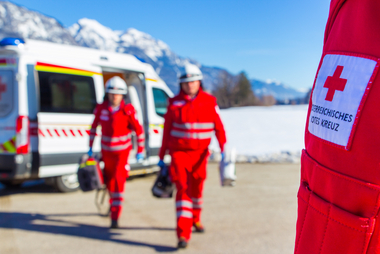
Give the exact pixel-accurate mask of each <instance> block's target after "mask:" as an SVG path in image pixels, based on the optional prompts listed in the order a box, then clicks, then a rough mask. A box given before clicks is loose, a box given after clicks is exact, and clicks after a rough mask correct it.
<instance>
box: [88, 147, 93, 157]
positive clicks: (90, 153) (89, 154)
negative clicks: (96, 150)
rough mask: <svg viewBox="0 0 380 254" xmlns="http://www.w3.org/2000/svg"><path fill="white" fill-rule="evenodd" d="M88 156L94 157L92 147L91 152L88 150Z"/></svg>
mask: <svg viewBox="0 0 380 254" xmlns="http://www.w3.org/2000/svg"><path fill="white" fill-rule="evenodd" d="M87 154H88V156H89V157H92V147H90V150H88V152H87Z"/></svg>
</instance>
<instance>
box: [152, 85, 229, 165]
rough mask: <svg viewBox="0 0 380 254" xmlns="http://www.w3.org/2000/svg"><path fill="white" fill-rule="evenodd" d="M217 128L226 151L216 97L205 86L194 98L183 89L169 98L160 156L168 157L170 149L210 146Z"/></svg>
mask: <svg viewBox="0 0 380 254" xmlns="http://www.w3.org/2000/svg"><path fill="white" fill-rule="evenodd" d="M214 131H215V135H216V138H217V139H218V142H219V146H220V149H221V150H222V151H223V149H224V144H225V143H226V133H225V131H224V127H223V123H222V121H221V119H220V116H219V108H218V105H217V104H216V98H215V97H214V96H212V95H209V94H207V93H205V92H203V90H202V89H200V90H199V93H198V95H197V96H196V97H195V98H194V99H191V98H190V97H189V96H187V95H186V94H185V93H183V92H182V91H181V92H180V93H179V94H178V95H177V96H175V97H174V98H171V99H169V106H168V111H167V113H166V114H165V124H164V135H163V138H162V146H161V150H160V154H159V155H160V159H163V158H164V156H165V153H166V151H167V150H169V151H170V150H205V149H207V148H208V146H209V144H210V142H211V136H212V134H213V133H214Z"/></svg>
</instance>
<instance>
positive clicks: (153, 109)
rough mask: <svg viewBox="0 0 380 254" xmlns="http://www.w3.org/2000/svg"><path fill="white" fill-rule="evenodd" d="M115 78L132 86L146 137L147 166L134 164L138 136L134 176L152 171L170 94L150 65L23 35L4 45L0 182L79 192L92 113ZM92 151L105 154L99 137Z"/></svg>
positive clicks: (0, 51) (0, 44) (0, 49)
mask: <svg viewBox="0 0 380 254" xmlns="http://www.w3.org/2000/svg"><path fill="white" fill-rule="evenodd" d="M114 76H119V77H121V78H123V79H124V80H125V81H126V83H127V84H128V96H127V97H128V99H127V100H128V101H127V102H131V103H132V104H133V106H134V107H135V109H136V111H137V112H138V117H139V121H140V123H141V124H142V126H143V127H144V131H145V134H146V141H145V142H146V144H145V148H146V149H145V158H144V160H143V161H142V162H137V161H136V159H135V154H136V149H137V146H136V137H134V138H133V150H132V152H131V155H130V159H129V162H130V166H131V172H130V175H137V174H145V173H149V172H153V171H155V170H156V169H157V167H155V165H156V164H157V162H158V161H159V158H158V152H159V148H160V145H161V140H162V135H163V122H164V118H163V116H164V114H165V112H166V106H167V99H168V98H169V97H172V96H173V93H172V92H171V90H170V89H169V88H168V87H167V85H166V84H165V82H164V81H163V80H161V79H160V78H159V76H158V75H157V73H156V72H155V71H154V69H153V68H152V66H150V65H149V64H146V63H143V62H142V61H140V60H138V59H137V58H136V57H135V56H133V55H129V54H121V53H114V52H107V51H101V50H95V49H89V48H84V47H77V46H71V45H61V44H55V43H50V42H43V41H36V40H22V39H18V38H4V39H3V40H2V41H0V183H2V184H3V185H5V186H17V185H20V184H21V183H23V182H24V181H26V180H31V179H45V180H46V182H47V183H50V184H53V185H54V186H55V187H56V188H57V189H58V190H59V191H61V192H70V191H74V190H76V189H78V186H79V185H78V180H77V175H76V173H77V170H78V162H79V159H80V157H81V156H82V155H83V154H85V153H87V151H88V150H89V146H88V144H89V130H90V125H91V123H92V121H93V118H94V116H93V110H94V108H95V106H96V104H97V103H101V102H102V101H103V97H104V84H105V82H107V80H108V79H110V78H112V77H114ZM97 133H98V135H100V134H101V129H98V132H97ZM93 151H94V153H95V154H96V153H100V137H96V138H95V143H94V146H93ZM167 159H170V158H167Z"/></svg>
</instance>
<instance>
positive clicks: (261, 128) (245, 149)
mask: <svg viewBox="0 0 380 254" xmlns="http://www.w3.org/2000/svg"><path fill="white" fill-rule="evenodd" d="M307 108H308V106H307V105H295V106H293V105H289V106H272V107H241V108H231V109H225V110H221V113H220V114H221V117H222V120H223V123H224V126H225V129H226V133H227V145H228V147H229V148H233V147H235V148H236V150H237V155H238V156H237V162H251V163H255V162H299V160H300V156H301V151H302V149H303V148H304V132H305V124H306V116H307ZM210 150H211V151H212V155H211V156H210V160H216V161H218V160H219V158H220V149H219V145H218V142H217V140H216V138H215V137H214V138H213V139H212V141H211V144H210Z"/></svg>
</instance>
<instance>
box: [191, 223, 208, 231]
mask: <svg viewBox="0 0 380 254" xmlns="http://www.w3.org/2000/svg"><path fill="white" fill-rule="evenodd" d="M193 226H194V228H195V232H196V233H204V232H205V228H204V227H203V225H202V223H200V222H196V223H194V224H193Z"/></svg>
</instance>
